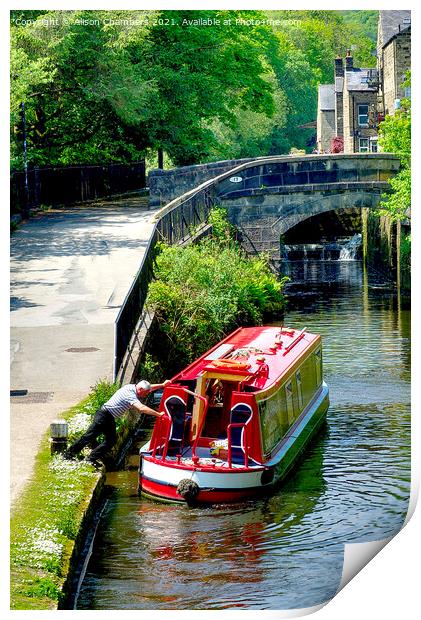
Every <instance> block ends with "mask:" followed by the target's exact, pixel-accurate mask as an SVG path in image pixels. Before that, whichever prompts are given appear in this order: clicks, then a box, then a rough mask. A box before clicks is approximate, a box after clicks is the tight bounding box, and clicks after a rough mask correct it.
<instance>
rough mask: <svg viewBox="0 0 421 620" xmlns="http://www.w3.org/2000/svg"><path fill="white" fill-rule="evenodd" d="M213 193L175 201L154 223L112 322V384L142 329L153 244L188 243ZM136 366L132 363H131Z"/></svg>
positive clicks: (198, 193) (199, 192)
mask: <svg viewBox="0 0 421 620" xmlns="http://www.w3.org/2000/svg"><path fill="white" fill-rule="evenodd" d="M215 196H216V194H215V190H214V187H213V186H212V185H211V186H210V187H203V188H199V189H198V190H197V191H195V192H190V194H189V195H188V196H187V197H184V196H182V197H181V198H179V199H176V200H174V201H173V203H171V204H170V205H169V206H170V207H171V208H170V209H168V210H167V208H165V209H164V210H163V211H165V212H164V213H163V214H162V215H161V216H160V217H159V218H158V220H157V222H156V224H155V226H154V228H153V231H152V235H151V237H150V239H149V243H148V246H147V248H146V251H145V254H144V256H143V259H142V263H141V265H140V268H139V270H138V272H137V274H136V277H135V279H134V281H133V283H132V286H131V287H130V290H129V292H128V293H127V295H126V298H125V300H124V302H123V305H122V306H121V308H120V312H119V313H118V316H117V318H116V321H115V338H114V368H113V375H114V380H115V379H116V378H117V375H118V373H119V370H120V368H121V366H122V365H123V363H124V360H125V358H126V357H127V356H131V354H132V351H133V350H134V348H135V346H136V343H138V334H139V332H140V330H141V329H142V327H146V323H147V311H146V306H145V302H146V298H147V294H148V289H149V284H150V283H151V281H152V279H153V277H154V263H155V259H156V256H157V254H158V250H157V244H158V242H159V241H165V242H166V243H168V244H170V245H174V244H177V243H180V242H183V241H184V242H185V241H186V240H188V239H189V238H190V237H191V236H192V235H193V234H194V233H195V232H196V231H197V229H198V228H199V227H200V226H202V225H204V224H206V222H207V219H208V216H209V212H210V210H211V208H212V206H213V205H214V204H215ZM132 361H133V363H134V364H135V363H136V360H132Z"/></svg>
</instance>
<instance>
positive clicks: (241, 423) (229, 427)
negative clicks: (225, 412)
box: [227, 422, 249, 467]
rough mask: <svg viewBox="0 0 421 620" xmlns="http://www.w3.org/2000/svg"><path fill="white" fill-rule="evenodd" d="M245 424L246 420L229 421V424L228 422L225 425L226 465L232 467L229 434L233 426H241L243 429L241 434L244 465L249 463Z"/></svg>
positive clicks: (246, 465) (230, 438)
mask: <svg viewBox="0 0 421 620" xmlns="http://www.w3.org/2000/svg"><path fill="white" fill-rule="evenodd" d="M246 424H247V422H231V424H228V426H227V435H228V466H229V467H232V436H231V429H233V428H243V430H244V435H243V440H244V466H245V467H248V464H249V449H248V443H247V428H246Z"/></svg>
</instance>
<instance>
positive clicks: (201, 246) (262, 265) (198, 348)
mask: <svg viewBox="0 0 421 620" xmlns="http://www.w3.org/2000/svg"><path fill="white" fill-rule="evenodd" d="M222 211H223V210H220V209H217V210H216V211H214V212H213V214H212V217H211V219H212V220H213V222H214V223H215V224H214V225H215V235H214V238H213V239H211V240H204V241H202V242H200V243H198V244H196V245H190V246H186V247H179V246H169V247H168V246H164V247H163V250H162V252H161V254H160V255H159V256H158V258H157V261H156V270H155V275H156V280H154V281H153V282H152V284H151V285H150V287H149V296H148V303H150V304H151V305H152V306H153V307H154V309H155V312H156V316H157V319H158V323H159V332H160V333H159V335H158V337H157V338H156V349H155V350H154V352H153V354H154V360H159V361H160V363H161V364H162V366H163V368H164V374H166V375H171V374H172V373H174V372H177V371H179V370H180V369H181V368H182V367H183V366H185V365H186V364H188V363H190V362H191V361H192V360H194V359H195V358H196V357H198V356H199V355H201V354H202V353H203V352H204V351H206V350H207V349H209V348H211V347H212V346H213V345H214V344H215V343H216V342H218V340H220V339H221V338H223V337H224V336H225V335H227V334H228V333H229V332H231V331H232V330H233V329H235V328H236V327H238V326H239V325H251V324H261V322H262V319H263V316H264V314H265V313H267V312H279V311H281V310H282V308H283V304H284V300H283V297H282V294H281V290H282V286H283V284H284V281H285V280H281V281H279V280H277V278H276V277H275V276H274V275H273V274H272V273H271V272H270V269H269V267H268V264H267V261H266V260H265V258H262V257H260V258H250V257H248V256H247V255H245V254H244V253H243V252H242V251H241V249H240V247H239V246H238V245H237V244H236V243H235V241H234V240H233V239H232V238H231V237H230V236H229V235H228V228H227V226H226V221H224V216H223V213H222ZM225 218H226V216H225Z"/></svg>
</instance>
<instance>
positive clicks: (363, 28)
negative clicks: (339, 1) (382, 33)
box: [339, 11, 379, 43]
mask: <svg viewBox="0 0 421 620" xmlns="http://www.w3.org/2000/svg"><path fill="white" fill-rule="evenodd" d="M339 13H340V14H341V16H342V19H343V20H344V22H345V23H346V24H349V25H351V26H352V27H353V29H354V31H355V32H357V33H358V32H360V33H362V34H363V35H364V36H366V37H369V38H370V39H371V40H372V41H373V42H374V43H376V41H377V22H378V19H379V12H378V11H339Z"/></svg>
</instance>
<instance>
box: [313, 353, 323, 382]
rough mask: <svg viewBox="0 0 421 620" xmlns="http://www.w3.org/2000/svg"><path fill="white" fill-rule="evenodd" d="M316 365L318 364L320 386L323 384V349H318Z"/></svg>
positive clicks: (317, 372)
mask: <svg viewBox="0 0 421 620" xmlns="http://www.w3.org/2000/svg"><path fill="white" fill-rule="evenodd" d="M314 355H315V363H316V384H317V386H319V385H320V384H321V382H322V351H321V349H317V351H316V352H315V354H314Z"/></svg>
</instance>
